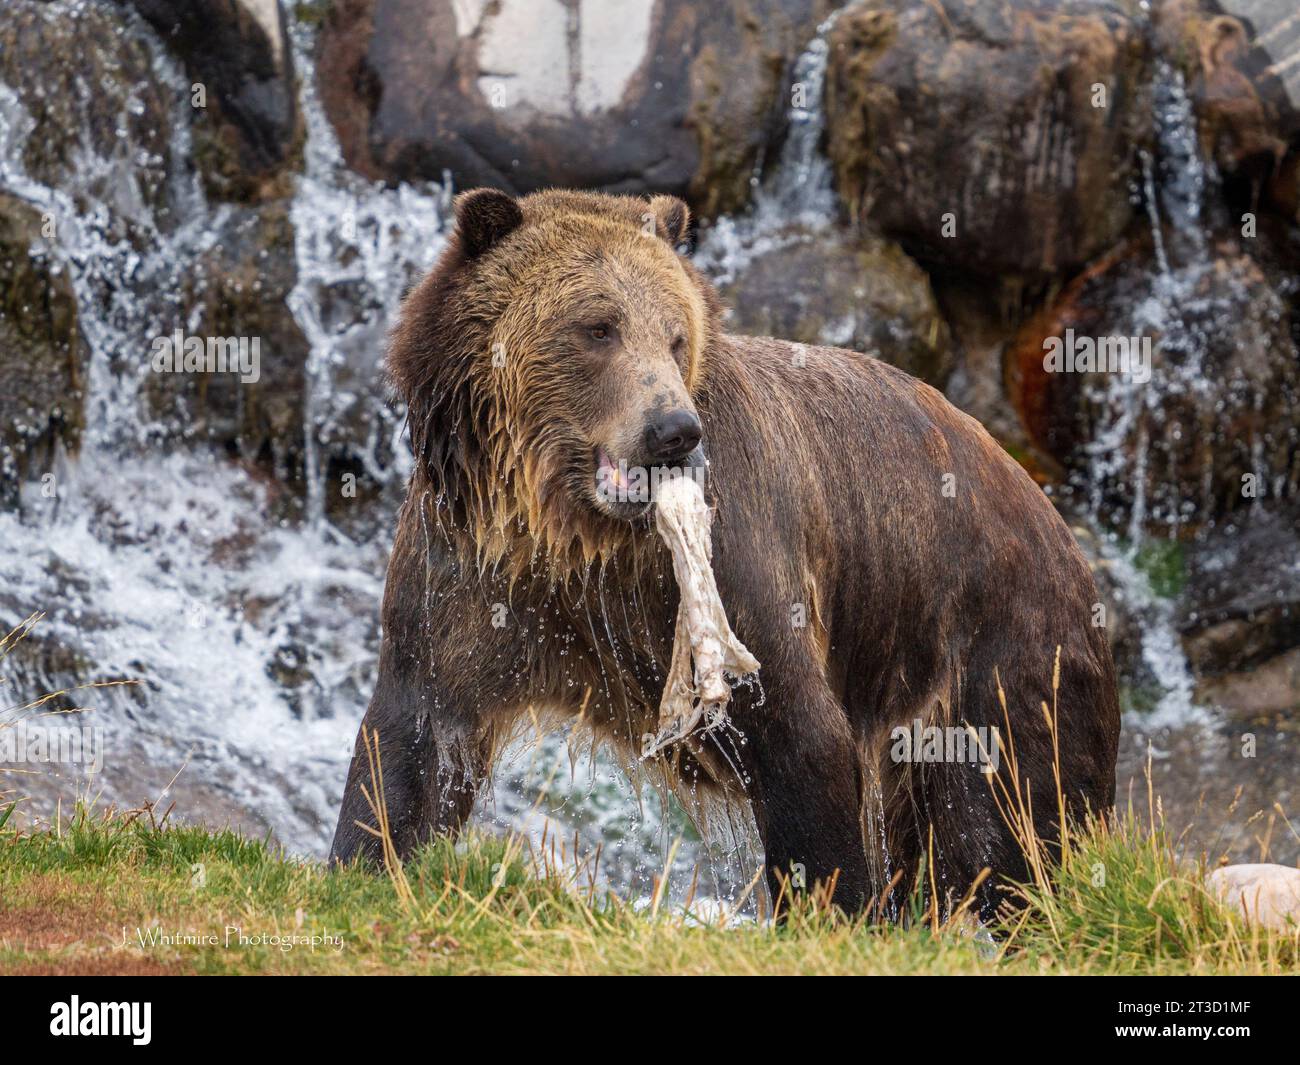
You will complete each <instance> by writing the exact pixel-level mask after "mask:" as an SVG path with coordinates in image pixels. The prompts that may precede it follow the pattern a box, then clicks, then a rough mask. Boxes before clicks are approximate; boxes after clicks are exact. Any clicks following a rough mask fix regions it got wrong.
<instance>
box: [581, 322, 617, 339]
mask: <svg viewBox="0 0 1300 1065" xmlns="http://www.w3.org/2000/svg"><path fill="white" fill-rule="evenodd" d="M612 332H613V330H612V329H610V327H609V326H607V325H603V324H602V325H593V326H588V327H587V335H588V336H589V337H591V339H592V340H608V339H609V337H610V334H611V333H612Z"/></svg>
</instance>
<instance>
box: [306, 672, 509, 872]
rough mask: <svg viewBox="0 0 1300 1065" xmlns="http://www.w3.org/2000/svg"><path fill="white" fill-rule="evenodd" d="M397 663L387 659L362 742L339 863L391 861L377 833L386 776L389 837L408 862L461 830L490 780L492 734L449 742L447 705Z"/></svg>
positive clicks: (334, 854)
mask: <svg viewBox="0 0 1300 1065" xmlns="http://www.w3.org/2000/svg"><path fill="white" fill-rule="evenodd" d="M391 657H392V656H390V655H387V654H386V655H384V656H381V663H380V675H379V683H378V685H377V686H376V688H375V694H374V697H373V698H372V699H371V701H370V707H369V709H367V710H366V715H365V717H364V718H363V719H362V723H361V729H360V731H359V733H358V735H357V742H356V745H355V747H354V749H353V754H352V765H351V767H350V768H349V770H348V779H347V784H346V785H345V787H344V790H343V804H342V807H341V808H340V810H339V820H338V826H337V828H335V830H334V843H333V846H332V847H331V848H330V861H331V862H340V863H347V862H350V861H352V860H353V859H354V858H356V857H358V856H364V857H366V858H369V859H371V860H373V861H375V862H381V861H382V860H383V845H382V841H381V840H380V838H379V837H378V836H376V835H375V833H374V831H373V830H374V829H377V828H378V824H377V818H376V816H375V810H374V808H373V806H372V802H374V801H378V800H379V798H380V789H379V786H378V780H377V779H376V778H377V777H378V776H382V780H383V790H382V802H383V805H384V811H385V816H386V817H387V820H388V829H389V833H390V835H391V837H392V840H393V844H394V846H395V848H396V850H397V856H398V858H400V859H405V858H406V857H407V856H408V855H409V854H410V853H411V852H412V851H413V850H415V848H416V847H418V846H419V845H420V844H422V843H427V842H428V841H430V840H431V839H433V838H434V837H435V836H439V835H453V836H454V835H455V834H456V833H458V832H459V831H460V828H461V826H462V825H463V824H464V823H465V819H466V818H467V817H468V816H469V813H470V810H471V808H472V807H473V805H474V799H475V797H476V796H477V794H478V791H479V788H480V786H481V785H482V782H483V780H484V778H485V776H486V774H487V769H488V766H487V760H488V758H489V757H490V753H491V752H490V746H491V744H490V739H489V737H488V735H487V734H486V733H484V731H483V730H482V729H481V728H479V729H474V728H471V729H470V730H469V735H468V737H467V738H465V739H460V738H457V739H454V740H449V737H448V735H447V734H446V732H445V730H442V729H441V728H440V722H439V720H437V719H436V718H435V717H434V715H435V714H438V713H439V709H440V705H441V704H442V700H441V698H440V697H439V696H438V694H436V693H435V692H434V691H433V690H432V686H431V685H428V684H421V685H419V686H418V687H417V686H415V685H412V683H411V682H410V678H409V677H403V676H401V674H400V672H399V671H398V670H397V669H395V668H394V667H393V666H392V663H391ZM440 731H441V732H442V733H443V734H442V736H441V737H440V735H439V733H440ZM376 748H377V754H378V757H377V758H376ZM376 766H377V767H378V773H377V772H376Z"/></svg>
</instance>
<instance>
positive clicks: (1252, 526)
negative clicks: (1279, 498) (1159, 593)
mask: <svg viewBox="0 0 1300 1065" xmlns="http://www.w3.org/2000/svg"><path fill="white" fill-rule="evenodd" d="M1184 557H1185V560H1186V573H1187V583H1186V589H1185V590H1184V592H1183V594H1182V596H1181V597H1180V600H1179V604H1178V614H1177V618H1176V623H1177V626H1178V629H1179V632H1180V633H1181V636H1182V643H1183V649H1184V651H1185V652H1186V654H1187V659H1188V662H1189V664H1190V665H1191V667H1192V670H1193V672H1194V673H1195V674H1196V676H1197V678H1198V680H1199V684H1198V687H1197V698H1198V699H1199V700H1200V701H1201V702H1203V703H1206V704H1209V705H1215V706H1219V707H1222V708H1224V709H1226V710H1228V711H1230V712H1231V713H1233V714H1234V715H1235V716H1238V717H1254V716H1265V715H1277V714H1289V713H1295V712H1296V711H1297V710H1300V566H1297V565H1296V560H1297V559H1300V507H1297V505H1296V504H1295V503H1294V502H1292V503H1290V504H1274V505H1272V506H1270V507H1264V506H1260V507H1257V508H1254V509H1252V510H1248V511H1246V512H1244V513H1242V514H1239V515H1234V516H1233V517H1231V518H1227V519H1224V520H1222V521H1220V522H1217V523H1215V524H1214V525H1213V526H1212V527H1211V528H1209V529H1206V530H1204V531H1203V532H1202V533H1201V534H1199V535H1198V536H1196V537H1195V538H1193V539H1192V540H1191V541H1189V542H1188V543H1187V544H1186V545H1185V546H1184Z"/></svg>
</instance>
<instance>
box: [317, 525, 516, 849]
mask: <svg viewBox="0 0 1300 1065" xmlns="http://www.w3.org/2000/svg"><path fill="white" fill-rule="evenodd" d="M413 514H415V511H414V510H413V509H412V507H411V506H410V505H408V507H407V509H406V510H404V511H403V521H402V524H401V525H400V527H399V530H398V536H397V538H396V541H395V543H394V545H393V554H392V556H391V558H390V560H389V564H388V579H387V582H386V586H385V590H384V610H383V622H384V635H383V644H382V646H381V648H380V652H379V677H378V681H377V683H376V685H375V691H374V695H373V697H372V698H371V700H370V706H369V708H368V709H367V710H366V715H365V718H364V719H363V720H362V723H361V730H360V733H359V734H358V736H357V742H356V745H355V748H354V750H353V755H352V765H351V768H350V769H349V770H348V779H347V784H346V786H345V787H344V791H343V805H342V807H341V809H340V810H339V820H338V827H337V828H336V829H335V831H334V844H333V846H332V847H331V849H330V859H331V861H335V862H348V861H351V860H352V859H353V858H355V857H357V856H358V855H364V856H366V857H368V858H372V859H375V860H380V859H382V856H383V846H382V842H381V841H380V839H378V838H377V837H376V836H375V834H374V832H372V831H369V830H370V829H373V828H376V827H377V824H376V817H375V812H374V810H373V809H372V806H371V803H372V801H378V800H379V795H378V794H377V793H378V790H379V789H378V786H377V781H376V780H374V779H373V778H374V777H375V776H376V775H377V774H376V773H375V770H374V768H373V767H372V763H373V762H374V757H373V755H374V751H375V744H376V742H377V743H378V755H379V758H378V763H379V766H378V768H379V769H380V770H381V771H382V776H383V795H382V801H383V803H384V809H385V811H386V816H387V819H388V825H389V832H390V834H391V836H392V839H393V843H394V846H395V847H396V850H397V856H398V857H399V858H405V857H406V856H407V855H408V854H410V853H411V851H413V850H414V849H415V848H416V847H418V846H419V845H420V844H422V843H427V842H428V841H429V840H431V839H433V838H434V837H435V836H438V835H455V834H456V833H457V832H459V831H460V828H461V826H462V825H463V824H464V823H465V819H466V818H467V817H468V816H469V813H470V810H471V808H472V807H473V805H474V799H475V797H476V796H477V794H478V792H479V789H480V787H481V786H482V783H483V781H484V779H485V777H486V776H487V773H488V771H489V769H490V768H491V767H490V765H489V762H490V759H491V755H492V746H493V735H494V728H496V727H497V726H499V725H501V724H502V723H503V722H505V721H506V720H508V717H509V714H510V712H511V708H512V707H515V706H517V705H518V704H519V701H520V698H521V696H520V692H521V691H523V690H525V686H526V678H525V677H524V674H525V671H524V670H523V669H522V667H521V665H520V663H522V662H523V661H524V657H525V652H524V647H523V643H522V638H521V636H520V633H521V631H522V630H521V629H520V627H519V626H518V625H517V624H513V623H511V622H512V618H511V616H510V615H509V611H508V610H507V608H506V607H505V606H504V605H503V604H505V603H506V602H508V595H507V591H506V589H504V588H503V587H499V586H498V584H497V583H494V582H493V581H491V580H488V579H486V578H479V577H478V576H477V575H474V576H473V577H472V579H471V578H469V577H467V576H466V574H465V570H464V567H462V566H461V565H459V564H458V563H457V562H456V561H455V559H453V558H451V557H449V556H448V555H447V553H445V552H442V551H440V550H439V541H438V540H437V539H436V538H430V539H429V540H426V538H425V535H424V527H423V525H422V524H421V522H420V521H418V520H415V519H413V517H412V516H413ZM503 622H506V623H505V624H503ZM503 663H509V664H511V665H512V666H513V667H514V668H513V670H510V671H507V670H506V669H504V668H503V665H502V664H503ZM367 741H368V743H369V747H370V750H369V752H367ZM367 796H369V798H368V797H367Z"/></svg>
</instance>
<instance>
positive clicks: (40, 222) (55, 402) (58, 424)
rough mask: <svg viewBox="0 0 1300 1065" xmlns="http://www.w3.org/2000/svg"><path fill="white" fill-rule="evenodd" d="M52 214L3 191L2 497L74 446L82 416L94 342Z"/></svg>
mask: <svg viewBox="0 0 1300 1065" xmlns="http://www.w3.org/2000/svg"><path fill="white" fill-rule="evenodd" d="M53 224H54V220H53V218H51V217H43V216H42V215H41V213H40V212H39V211H37V209H36V208H34V207H32V206H31V205H30V204H28V203H25V202H23V201H22V200H18V199H16V198H14V197H12V196H8V195H5V194H3V193H0V500H6V501H8V500H9V499H11V498H12V497H13V495H14V494H15V493H16V491H17V487H18V484H19V483H20V482H21V481H23V480H26V479H28V478H33V477H37V476H39V475H40V474H42V473H44V472H49V471H50V469H51V466H52V463H53V461H54V458H55V455H56V452H57V451H58V450H59V449H60V448H63V449H66V450H68V451H73V450H75V449H76V447H77V445H78V443H79V441H80V435H81V430H82V427H83V426H84V424H85V412H84V409H83V387H84V381H85V375H86V361H87V358H88V352H89V348H88V347H87V345H86V343H85V341H84V340H83V338H82V336H81V332H80V329H79V328H78V325H77V301H76V297H75V295H74V294H73V290H72V283H71V279H70V278H69V276H68V272H67V268H66V267H65V266H64V265H63V263H61V262H60V261H59V260H58V258H57V257H56V256H55V255H54V254H53V250H52V247H53V240H52V239H51V237H50V236H49V234H50V233H51V232H52V231H51V228H50V227H51V226H52V225H53Z"/></svg>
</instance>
